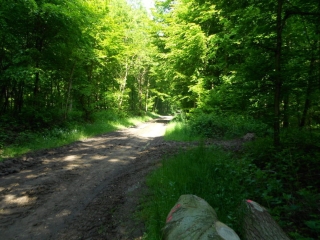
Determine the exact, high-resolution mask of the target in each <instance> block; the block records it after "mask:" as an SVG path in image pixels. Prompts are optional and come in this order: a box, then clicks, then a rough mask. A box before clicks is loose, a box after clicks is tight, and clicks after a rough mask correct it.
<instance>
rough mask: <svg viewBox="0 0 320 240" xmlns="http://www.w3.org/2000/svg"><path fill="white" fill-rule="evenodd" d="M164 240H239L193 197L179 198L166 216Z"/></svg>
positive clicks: (204, 204)
mask: <svg viewBox="0 0 320 240" xmlns="http://www.w3.org/2000/svg"><path fill="white" fill-rule="evenodd" d="M163 239H164V240H177V239H183V240H200V239H201V240H205V239H211V240H223V239H224V240H240V238H239V237H238V235H237V234H236V233H235V232H234V231H233V230H232V229H231V228H229V227H228V226H227V225H225V224H224V223H222V222H219V221H218V218H217V214H216V212H215V211H214V210H213V208H212V207H211V206H210V205H209V204H208V203H207V202H206V201H205V200H203V199H202V198H199V197H197V196H195V195H182V196H180V198H179V200H178V202H177V204H176V205H175V206H174V207H173V208H172V209H171V211H170V213H169V214H168V217H167V220H166V225H165V227H164V228H163Z"/></svg>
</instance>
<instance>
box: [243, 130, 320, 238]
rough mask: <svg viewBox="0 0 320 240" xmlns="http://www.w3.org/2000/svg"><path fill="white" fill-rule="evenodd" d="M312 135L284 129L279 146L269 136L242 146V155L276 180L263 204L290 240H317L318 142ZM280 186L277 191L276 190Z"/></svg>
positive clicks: (319, 200)
mask: <svg viewBox="0 0 320 240" xmlns="http://www.w3.org/2000/svg"><path fill="white" fill-rule="evenodd" d="M319 140H320V139H319V136H318V134H317V133H316V132H310V131H305V130H301V129H293V130H290V131H288V130H284V131H283V132H282V134H281V146H279V147H277V148H275V147H274V146H273V145H272V139H271V138H270V137H265V138H260V139H257V140H256V141H254V142H250V143H247V144H246V147H245V152H246V153H245V154H246V156H247V157H248V158H250V159H252V162H253V163H254V164H256V165H257V166H258V167H259V168H260V169H261V170H262V171H264V172H265V173H266V174H267V175H268V176H270V177H272V178H275V179H277V181H278V185H277V184H275V185H270V183H268V187H267V188H266V189H268V188H269V190H268V192H264V194H263V201H265V204H268V207H269V208H270V209H271V213H272V214H273V215H274V216H276V218H277V219H278V221H279V222H281V224H282V225H283V226H284V227H285V229H286V230H287V232H289V233H290V235H291V237H293V238H294V239H301V240H302V239H319V237H320V221H319V219H320V210H319V204H320V191H319V189H320V175H319V173H320V164H319V161H320V144H319V143H320V141H319ZM279 185H281V186H282V187H281V189H279Z"/></svg>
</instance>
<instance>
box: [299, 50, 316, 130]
mask: <svg viewBox="0 0 320 240" xmlns="http://www.w3.org/2000/svg"><path fill="white" fill-rule="evenodd" d="M314 63H315V59H314V57H313V56H312V57H311V61H310V69H309V76H308V82H307V90H306V100H305V102H304V108H303V112H302V116H301V120H300V124H299V127H300V128H303V127H304V126H305V125H306V120H307V115H308V111H309V108H310V107H311V94H312V77H313V76H312V73H313V68H314Z"/></svg>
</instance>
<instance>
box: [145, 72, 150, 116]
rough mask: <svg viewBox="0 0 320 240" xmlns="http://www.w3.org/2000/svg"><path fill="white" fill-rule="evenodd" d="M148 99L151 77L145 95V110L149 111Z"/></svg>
mask: <svg viewBox="0 0 320 240" xmlns="http://www.w3.org/2000/svg"><path fill="white" fill-rule="evenodd" d="M148 99H149V78H147V88H146V96H145V112H148Z"/></svg>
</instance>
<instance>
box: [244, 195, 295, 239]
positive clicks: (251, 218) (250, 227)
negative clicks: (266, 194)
mask: <svg viewBox="0 0 320 240" xmlns="http://www.w3.org/2000/svg"><path fill="white" fill-rule="evenodd" d="M245 205H246V211H245V217H244V225H243V228H244V234H245V238H246V239H247V240H256V239H259V240H270V239H272V240H289V238H288V236H287V235H286V234H285V233H284V232H283V230H282V229H281V228H280V226H279V225H278V224H277V223H276V222H275V221H274V220H273V219H272V217H271V215H270V214H269V213H268V211H267V210H266V209H265V208H264V207H262V206H260V205H259V204H258V203H256V202H254V201H251V200H246V201H245Z"/></svg>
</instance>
